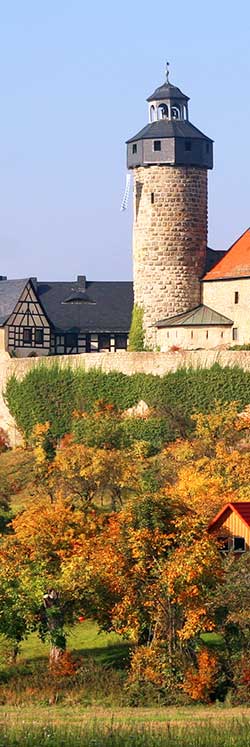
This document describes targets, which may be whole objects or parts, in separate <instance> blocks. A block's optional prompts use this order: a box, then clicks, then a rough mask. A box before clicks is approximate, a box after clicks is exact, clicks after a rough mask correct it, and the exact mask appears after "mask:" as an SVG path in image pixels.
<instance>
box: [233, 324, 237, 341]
mask: <svg viewBox="0 0 250 747" xmlns="http://www.w3.org/2000/svg"><path fill="white" fill-rule="evenodd" d="M233 340H238V327H233Z"/></svg>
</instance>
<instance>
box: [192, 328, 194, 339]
mask: <svg viewBox="0 0 250 747" xmlns="http://www.w3.org/2000/svg"><path fill="white" fill-rule="evenodd" d="M193 337H194V333H193V330H191V340H193Z"/></svg>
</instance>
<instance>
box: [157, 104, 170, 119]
mask: <svg viewBox="0 0 250 747" xmlns="http://www.w3.org/2000/svg"><path fill="white" fill-rule="evenodd" d="M158 119H168V106H167V104H160V106H158Z"/></svg>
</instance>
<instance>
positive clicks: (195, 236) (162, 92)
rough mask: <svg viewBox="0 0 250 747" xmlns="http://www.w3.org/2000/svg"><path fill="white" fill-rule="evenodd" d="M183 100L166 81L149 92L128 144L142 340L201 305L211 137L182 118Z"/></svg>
mask: <svg viewBox="0 0 250 747" xmlns="http://www.w3.org/2000/svg"><path fill="white" fill-rule="evenodd" d="M188 101H189V99H188V97H187V96H185V94H183V93H182V92H181V91H180V89H179V88H176V86H173V85H172V84H171V83H170V82H169V73H168V70H167V74H166V81H165V83H164V84H163V85H162V86H160V87H159V88H157V89H156V91H155V92H154V93H153V94H152V95H151V96H149V98H148V102H149V124H148V125H146V127H144V128H143V129H142V130H140V132H138V133H137V134H136V135H135V136H134V137H132V138H130V139H129V140H128V141H127V164H128V168H129V169H133V170H134V220H133V263H134V302H135V304H136V305H137V306H140V307H142V308H143V311H144V314H143V319H144V322H143V324H144V329H145V343H146V345H149V346H150V347H155V345H156V327H155V326H154V325H155V323H156V322H157V321H159V320H162V319H166V318H169V317H171V316H174V315H175V314H179V313H181V312H184V311H188V310H189V309H192V308H195V307H196V306H199V304H200V298H201V296H200V292H201V291H200V278H201V277H202V275H203V273H204V269H205V261H206V249H207V169H212V168H213V141H212V140H210V138H208V137H206V135H203V133H202V132H200V131H199V130H198V129H197V128H196V127H194V125H192V124H191V122H189V119H188Z"/></svg>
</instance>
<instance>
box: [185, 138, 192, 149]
mask: <svg viewBox="0 0 250 747" xmlns="http://www.w3.org/2000/svg"><path fill="white" fill-rule="evenodd" d="M185 150H188V151H190V150H192V143H191V140H185Z"/></svg>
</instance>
